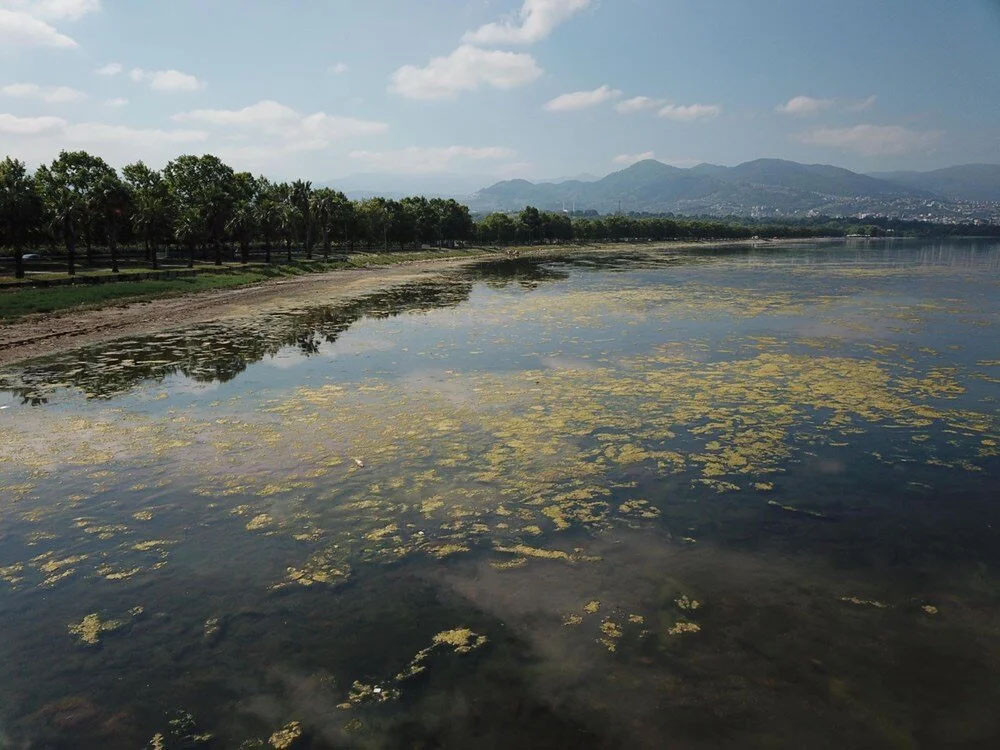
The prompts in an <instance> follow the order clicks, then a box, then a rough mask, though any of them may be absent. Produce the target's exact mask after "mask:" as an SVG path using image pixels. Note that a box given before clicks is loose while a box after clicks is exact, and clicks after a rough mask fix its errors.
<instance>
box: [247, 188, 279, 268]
mask: <svg viewBox="0 0 1000 750" xmlns="http://www.w3.org/2000/svg"><path fill="white" fill-rule="evenodd" d="M277 198H278V196H277V190H276V187H275V185H273V184H272V183H271V182H270V181H269V180H268V179H267V178H266V177H264V176H263V175H262V176H260V177H258V178H257V195H256V196H254V203H253V210H254V219H255V220H256V222H257V226H258V227H260V233H261V236H262V237H263V240H264V260H265V262H267V263H270V262H271V240H272V239H273V238H274V235H275V233H276V232H277V231H278V228H279V225H280V215H279V213H280V212H279V210H278V201H277Z"/></svg>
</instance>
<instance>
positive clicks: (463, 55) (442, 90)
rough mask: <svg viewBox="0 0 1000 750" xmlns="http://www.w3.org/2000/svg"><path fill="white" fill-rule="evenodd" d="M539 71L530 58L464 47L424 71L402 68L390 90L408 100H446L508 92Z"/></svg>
mask: <svg viewBox="0 0 1000 750" xmlns="http://www.w3.org/2000/svg"><path fill="white" fill-rule="evenodd" d="M541 74H542V70H541V68H539V67H538V64H537V63H536V62H535V58H533V57H532V56H531V55H527V54H523V53H516V52H500V51H497V50H484V49H479V48H478V47H472V46H470V45H467V44H463V45H461V46H460V47H458V48H457V49H456V50H455V51H454V52H452V53H451V54H450V55H448V56H447V57H435V58H433V59H432V60H431V61H430V62H429V63H428V64H427V65H426V66H424V67H423V68H418V67H416V66H414V65H404V66H403V67H401V68H399V69H398V70H397V71H396V72H395V73H393V74H392V81H391V83H390V85H389V90H390V91H391V92H393V93H396V94H400V95H401V96H405V97H407V98H409V99H448V98H453V97H454V96H456V95H457V94H458V93H460V92H462V91H476V90H478V89H479V88H480V87H481V86H483V85H487V86H493V87H495V88H498V89H510V88H514V87H515V86H523V85H524V84H527V83H530V82H531V81H534V80H535V79H536V78H538V77H539V76H540V75H541Z"/></svg>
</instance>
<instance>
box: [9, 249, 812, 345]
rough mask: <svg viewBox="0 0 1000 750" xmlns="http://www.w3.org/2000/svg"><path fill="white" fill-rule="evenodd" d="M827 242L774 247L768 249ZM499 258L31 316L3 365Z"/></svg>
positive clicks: (535, 252)
mask: <svg viewBox="0 0 1000 750" xmlns="http://www.w3.org/2000/svg"><path fill="white" fill-rule="evenodd" d="M817 241H819V242H822V241H824V240H811V239H810V240H773V241H771V242H768V243H767V244H768V245H769V246H772V247H773V246H775V245H781V244H796V243H802V242H810V243H813V242H817ZM747 244H750V243H748V242H747V241H746V240H742V241H733V242H718V243H711V244H709V243H705V242H670V243H662V244H660V243H657V244H655V245H643V246H641V247H642V249H646V250H663V251H671V250H681V249H685V248H694V247H697V248H703V249H709V248H713V247H727V246H730V247H731V246H737V245H747ZM568 249H569V248H566V247H557V246H553V247H549V248H533V249H529V250H523V249H522V251H521V255H522V256H544V255H552V254H558V253H565V252H567V250H568ZM609 249H618V250H629V249H633V250H634V249H635V248H634V247H630V246H628V245H617V246H601V245H595V246H590V247H573V248H572V252H574V253H586V252H607V251H608V250H609ZM502 257H503V256H502V255H500V254H498V253H489V252H484V253H483V254H482V255H476V256H463V257H458V258H443V259H441V260H437V259H433V260H418V261H410V262H405V263H398V264H394V265H387V266H371V267H368V268H356V269H344V270H340V271H330V272H328V273H317V274H310V275H306V276H296V277H294V278H290V279H278V280H273V281H265V282H262V283H260V284H255V285H252V286H245V287H239V288H237V289H221V290H214V291H208V292H198V293H195V294H188V295H184V296H181V297H169V298H164V299H154V300H147V301H135V302H122V303H120V304H117V305H113V306H109V307H102V308H99V309H96V310H76V311H73V310H69V311H63V312H61V313H58V314H46V315H36V316H30V317H27V318H24V319H22V320H20V321H17V322H15V323H10V324H7V325H0V365H6V364H11V363H13V362H17V361H19V360H23V359H30V358H32V357H39V356H42V355H45V354H54V353H57V352H60V351H65V350H67V349H72V348H74V347H78V346H83V345H85V344H92V343H98V342H101V341H107V340H110V339H115V338H120V337H123V336H134V335H139V334H146V333H155V332H158V331H162V330H164V329H168V328H175V327H177V326H180V325H187V324H191V323H200V322H206V321H218V320H225V319H229V318H235V317H241V316H245V315H251V314H254V313H259V312H261V311H264V310H268V309H274V308H278V307H287V306H295V305H296V303H299V304H304V303H306V302H307V301H308V300H311V301H316V300H317V299H318V298H320V297H322V299H324V300H329V301H331V302H333V301H336V300H341V299H344V298H350V297H353V296H357V295H359V294H364V293H368V292H372V291H375V290H377V289H380V288H384V287H387V286H392V285H395V284H399V283H401V282H403V281H407V280H409V279H413V278H416V277H418V276H427V275H430V274H434V273H437V272H440V271H442V270H445V269H448V268H455V267H457V266H460V265H462V264H465V263H472V262H476V261H478V260H483V259H487V258H502Z"/></svg>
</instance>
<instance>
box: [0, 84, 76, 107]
mask: <svg viewBox="0 0 1000 750" xmlns="http://www.w3.org/2000/svg"><path fill="white" fill-rule="evenodd" d="M0 94H4V95H5V96H16V97H19V98H21V99H37V100H39V101H42V102H45V103H46V104H65V103H67V102H78V101H81V100H82V99H86V98H87V95H86V94H85V93H83V92H82V91H77V90H76V89H72V88H70V87H69V86H39V85H38V84H37V83H11V84H8V85H6V86H2V87H0Z"/></svg>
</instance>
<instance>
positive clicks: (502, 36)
mask: <svg viewBox="0 0 1000 750" xmlns="http://www.w3.org/2000/svg"><path fill="white" fill-rule="evenodd" d="M588 5H590V0H524V5H522V6H521V10H520V11H519V12H518V14H517V17H516V18H510V19H506V20H503V21H500V22H498V23H488V24H486V25H485V26H480V27H479V28H478V29H476V30H475V31H469V32H467V33H466V34H465V35H464V36H463V37H462V41H463V42H469V43H471V44H531V43H533V42H537V41H540V40H542V39H545V37H547V36H548V35H549V34H551V33H552V30H553V29H555V27H556V26H558V25H559V24H561V23H563V22H564V21H566V20H568V19H569V18H570V17H572V16H574V15H576V14H577V13H579V12H580V11H581V10H583V9H584V8H586V7H587V6H588Z"/></svg>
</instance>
